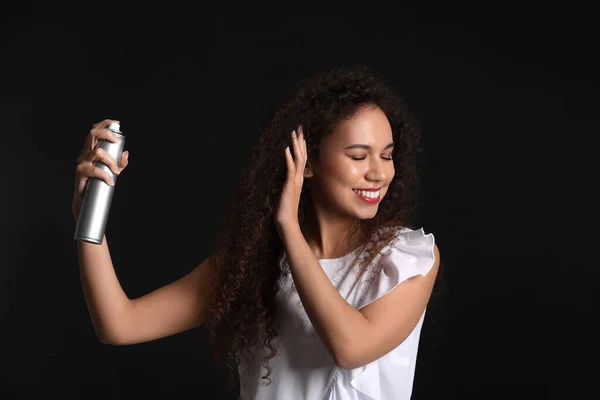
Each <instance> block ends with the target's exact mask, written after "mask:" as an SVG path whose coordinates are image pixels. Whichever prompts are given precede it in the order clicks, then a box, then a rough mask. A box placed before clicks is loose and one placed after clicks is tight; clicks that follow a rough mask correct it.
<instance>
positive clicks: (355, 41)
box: [0, 2, 599, 399]
mask: <svg viewBox="0 0 600 400" xmlns="http://www.w3.org/2000/svg"><path fill="white" fill-rule="evenodd" d="M86 7H87V9H76V8H73V7H67V6H57V5H56V4H52V3H49V4H47V5H46V6H44V7H42V8H29V9H18V10H17V9H15V10H4V12H3V13H2V17H1V18H2V24H1V25H0V32H1V36H0V40H1V42H0V45H1V48H0V51H1V53H0V57H1V58H0V60H1V66H0V68H1V69H0V117H1V119H0V121H1V123H2V127H1V129H0V135H1V136H0V137H1V140H2V144H1V146H0V149H1V155H2V157H1V162H2V169H1V171H2V175H1V176H2V182H1V183H0V188H1V189H0V192H1V193H2V195H1V198H2V219H1V221H2V229H1V230H0V233H1V234H2V240H1V241H0V244H1V249H2V250H1V253H0V254H1V255H2V264H1V269H0V312H1V314H0V315H1V325H0V339H1V341H0V343H1V345H2V348H1V349H0V360H1V363H2V364H1V365H2V370H1V372H0V383H1V384H2V385H1V386H0V398H3V399H34V398H35V399H37V398H49V397H51V396H55V395H57V396H62V397H63V398H81V399H92V398H103V399H107V398H112V399H121V398H147V399H148V398H184V396H186V398H206V399H219V398H223V399H224V398H231V397H227V396H226V394H225V375H224V370H223V369H221V368H218V367H216V366H215V365H214V364H213V363H212V361H211V355H210V347H209V345H208V342H207V340H206V337H205V334H204V332H203V330H202V329H201V328H200V329H196V330H192V331H189V332H185V333H182V334H179V335H175V336H172V337H168V338H164V339H161V340H157V341H154V342H150V343H144V344H139V345H133V346H124V347H113V346H109V345H103V344H101V343H100V342H98V340H97V339H96V337H95V334H94V331H93V328H92V325H91V322H90V320H89V315H88V313H87V309H86V305H85V301H84V298H83V294H82V291H81V287H80V282H79V273H78V266H77V251H76V242H75V241H74V240H73V238H72V236H73V232H74V221H73V217H72V214H71V198H72V191H73V178H74V172H75V165H76V159H77V156H78V155H79V151H80V149H81V146H82V145H83V142H84V141H85V136H86V135H87V133H88V131H89V129H90V127H91V125H92V124H93V123H95V122H97V121H100V120H102V119H104V118H114V119H119V120H120V121H121V128H122V131H123V132H124V134H125V135H126V137H127V143H126V148H127V149H128V150H129V151H130V165H129V167H128V169H127V170H126V172H125V173H124V174H123V175H122V176H120V177H119V181H118V184H117V187H116V188H117V189H116V192H115V198H114V200H113V207H112V209H111V215H110V220H109V223H108V227H107V237H108V242H109V244H110V249H111V255H112V258H113V262H114V264H115V268H116V270H117V274H118V276H119V279H120V282H121V284H122V286H123V288H124V290H125V291H126V293H127V294H128V295H129V296H130V297H137V296H141V295H143V294H145V293H147V292H149V291H151V290H153V289H155V288H157V287H159V286H162V285H164V284H166V283H168V282H170V281H172V280H175V279H177V278H179V277H181V276H183V275H184V274H185V273H187V272H188V271H190V270H191V269H192V268H193V267H195V266H196V265H197V264H198V263H199V262H200V261H201V260H202V259H204V257H206V256H207V255H208V251H209V250H210V248H211V245H212V243H213V242H212V241H213V240H214V234H215V230H216V227H217V225H216V224H217V220H218V216H219V215H220V213H221V212H222V211H223V210H224V208H223V206H222V205H223V204H224V203H225V202H226V201H227V200H228V199H229V198H230V196H231V195H232V193H233V190H234V188H235V186H236V184H237V179H238V177H239V174H240V173H241V169H242V167H243V166H244V165H245V162H246V160H247V157H248V156H249V150H250V147H251V146H252V145H253V143H254V141H255V139H256V138H257V136H258V133H259V132H258V126H259V124H260V122H261V121H262V120H263V118H264V117H265V115H266V112H267V110H268V109H269V107H272V106H273V105H274V104H276V102H277V101H278V100H279V99H280V98H281V96H282V95H283V94H284V92H285V91H287V90H288V89H290V88H291V86H292V85H293V83H294V82H295V81H296V80H297V79H299V78H303V77H305V76H307V75H311V74H313V73H314V72H316V71H319V70H322V69H327V68H329V67H333V66H339V65H343V64H352V63H363V64H367V65H370V66H373V67H375V68H376V69H378V70H380V71H382V72H383V73H384V74H385V75H386V76H387V77H388V79H389V80H390V81H392V83H394V85H395V86H396V87H397V88H398V90H399V91H400V92H401V93H402V94H403V95H405V96H406V97H407V98H408V100H409V104H410V105H411V106H412V109H413V111H414V112H415V113H416V114H417V116H418V118H419V120H420V123H421V125H422V129H423V140H424V145H425V148H426V151H427V159H426V165H425V167H424V192H423V200H422V205H421V210H420V222H421V225H423V226H424V228H425V230H426V232H433V233H434V234H435V236H436V241H437V243H438V246H439V248H440V251H441V254H442V259H443V261H444V262H445V264H446V267H445V272H444V278H445V282H446V285H447V294H446V297H445V298H444V301H443V305H444V306H443V308H442V312H441V313H440V314H435V313H431V314H428V316H427V319H426V324H425V327H424V330H423V333H422V339H421V347H420V350H419V355H420V358H419V362H418V366H417V371H416V376H415V386H414V391H413V398H414V399H469V398H474V399H475V398H476V399H491V398H521V397H524V398H530V399H531V398H536V399H537V398H539V399H546V398H561V399H565V398H570V399H571V398H572V399H577V398H583V396H584V395H583V393H585V392H586V391H587V389H588V388H591V387H592V385H593V382H594V379H595V377H596V376H597V375H596V369H597V368H595V359H596V358H595V357H594V354H595V352H596V350H597V343H596V341H597V335H598V329H597V328H596V327H595V322H594V319H595V318H594V313H597V311H598V309H597V300H598V299H597V295H596V294H594V293H593V292H592V288H593V287H595V286H596V282H597V280H598V272H597V261H595V257H594V251H593V250H594V244H593V243H592V240H591V237H592V235H591V234H590V232H591V228H592V227H593V226H594V223H593V222H592V220H591V213H590V211H589V210H588V209H589V208H590V207H591V205H592V204H593V200H592V197H591V195H590V194H588V193H586V189H588V188H593V183H594V182H595V180H594V178H593V177H592V174H591V171H592V168H593V167H592V165H593V161H594V158H595V156H597V150H596V148H595V147H594V146H593V145H592V140H591V138H592V135H593V134H597V133H598V131H599V130H598V127H599V118H598V106H599V101H598V94H599V81H598V78H597V70H598V66H599V63H598V57H597V53H598V41H597V40H596V39H595V35H596V34H597V28H596V22H595V21H594V19H593V15H594V14H593V11H592V9H591V8H587V9H586V8H580V7H578V6H577V5H576V4H575V3H569V4H568V8H567V7H566V6H565V5H562V6H561V8H556V9H550V8H548V7H547V6H546V7H545V8H542V7H540V8H535V9H534V8H531V9H530V10H526V9H524V8H523V7H522V6H518V7H517V6H509V5H506V6H504V7H503V8H494V9H492V8H477V9H474V8H462V9H461V8H452V9H450V8H445V9H444V8H438V7H434V6H433V5H430V6H423V7H419V8H416V7H412V8H410V7H405V8H398V9H393V8H389V7H390V6H386V5H384V4H375V3H373V4H360V5H358V4H357V5H356V6H355V7H353V8H350V7H346V8H335V7H329V8H326V7H323V6H321V7H319V8H310V7H308V6H305V5H300V4H296V5H286V7H287V8H285V7H283V6H282V7H275V8H268V7H266V6H265V7H264V8H263V9H258V8H253V7H248V6H246V7H241V8H240V7H239V6H237V5H234V4H229V3H227V4H226V3H223V4H220V5H212V6H211V7H212V8H210V9H208V6H207V5H199V4H197V5H196V7H194V8H179V7H178V6H177V5H176V3H174V2H173V3H168V4H166V3H158V2H157V3H156V4H155V5H153V6H152V5H148V4H146V5H143V6H138V7H137V8H136V7H130V8H127V9H125V8H123V6H120V7H111V6H110V5H109V4H107V3H90V4H88V5H86ZM586 397H587V395H586Z"/></svg>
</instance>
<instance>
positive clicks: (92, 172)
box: [76, 164, 114, 193]
mask: <svg viewBox="0 0 600 400" xmlns="http://www.w3.org/2000/svg"><path fill="white" fill-rule="evenodd" d="M76 177H77V190H78V192H79V193H81V192H82V191H83V189H84V188H85V184H86V182H87V181H88V179H89V178H98V179H100V180H102V181H104V182H105V183H106V184H107V185H110V186H113V185H114V181H113V179H112V177H111V176H110V174H109V173H108V172H106V171H104V170H103V169H101V168H98V167H96V166H95V165H93V164H79V165H78V166H77V173H76Z"/></svg>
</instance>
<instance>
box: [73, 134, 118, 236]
mask: <svg viewBox="0 0 600 400" xmlns="http://www.w3.org/2000/svg"><path fill="white" fill-rule="evenodd" d="M119 128H120V125H119V124H117V123H114V122H113V123H111V124H110V125H109V127H108V129H110V130H111V131H113V132H114V133H115V134H116V135H117V137H118V138H119V139H120V140H119V142H118V143H113V142H109V141H108V140H100V141H98V145H97V147H100V148H102V149H103V150H105V151H106V152H107V153H108V154H110V155H111V156H112V157H113V158H114V159H115V160H116V161H117V165H121V154H122V153H123V148H124V146H125V136H123V133H122V132H121V131H120V130H119ZM94 165H95V166H96V167H97V168H101V169H102V170H103V171H106V172H107V173H108V174H110V176H111V178H112V179H113V182H114V183H115V185H116V184H117V175H115V174H114V173H113V172H112V171H111V170H110V168H109V167H108V166H106V165H105V164H104V163H102V162H100V161H95V162H94ZM114 191H115V186H110V185H108V184H107V183H105V182H104V181H103V180H100V179H98V178H90V179H89V180H88V183H87V187H86V189H85V192H84V194H83V202H82V204H81V210H80V212H79V218H78V219H77V226H76V228H75V236H74V239H75V240H79V241H84V242H89V243H94V244H102V238H103V237H104V230H105V229H106V221H107V220H108V213H109V211H110V204H111V202H112V198H113V193H114Z"/></svg>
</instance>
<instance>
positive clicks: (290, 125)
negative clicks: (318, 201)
mask: <svg viewBox="0 0 600 400" xmlns="http://www.w3.org/2000/svg"><path fill="white" fill-rule="evenodd" d="M365 106H377V107H379V108H381V110H383V112H384V113H385V114H386V116H387V118H388V120H389V122H390V124H391V127H392V133H393V140H394V142H395V144H396V146H395V147H394V150H393V153H392V157H393V163H394V167H395V171H396V174H395V176H394V179H393V180H392V182H391V183H390V186H389V189H388V192H387V195H386V196H385V197H384V198H383V199H382V201H381V203H380V205H379V209H378V212H377V215H376V216H375V217H374V218H372V219H369V220H360V221H357V231H356V232H355V233H357V234H360V235H361V237H363V238H367V240H366V242H365V250H366V251H367V252H368V254H369V255H370V257H374V256H375V255H376V253H377V251H378V249H380V248H381V244H382V243H383V244H385V243H388V242H389V241H390V240H391V239H392V238H393V236H394V234H395V232H394V230H393V229H383V230H382V229H381V228H393V227H397V226H403V227H411V226H412V221H413V218H414V217H415V216H416V211H417V202H418V197H419V189H420V183H419V182H420V179H419V175H420V171H419V166H418V164H419V163H418V161H419V155H420V153H421V147H420V129H419V126H418V124H417V123H416V121H415V118H414V117H413V115H411V113H410V112H409V110H408V108H407V105H406V102H405V101H404V99H403V98H401V97H399V96H398V95H397V94H396V92H395V91H394V90H393V88H392V86H391V85H390V84H388V83H387V82H386V81H385V80H384V79H383V78H382V77H380V76H379V75H378V74H377V73H375V71H373V70H372V69H370V68H368V67H364V66H352V67H345V68H336V69H333V70H330V71H328V72H325V73H320V74H317V75H316V76H313V77H311V78H309V79H305V80H303V81H301V82H300V83H299V84H297V86H295V87H294V88H293V90H292V91H291V92H290V93H289V94H288V95H287V96H285V97H284V98H283V100H282V102H281V103H280V105H279V106H278V107H277V108H276V109H275V111H274V112H273V113H272V114H271V115H270V116H269V118H268V119H267V121H266V122H265V123H264V125H263V127H262V130H261V133H260V136H259V139H258V142H257V143H256V145H255V146H254V148H253V150H252V153H251V157H250V160H249V163H248V165H247V167H246V168H245V170H244V171H243V173H242V176H241V181H240V183H239V186H238V188H237V191H236V193H235V194H234V196H233V199H232V203H231V204H230V208H229V210H228V211H229V212H228V213H226V214H225V215H224V217H223V218H224V219H223V221H222V225H221V229H220V231H219V232H218V234H217V238H216V241H215V248H214V251H213V252H212V254H211V261H210V262H211V265H212V268H213V274H212V278H211V279H212V287H213V288H214V289H213V291H212V295H211V299H210V302H209V306H208V318H207V322H206V323H205V326H207V327H208V328H209V332H210V333H211V336H212V338H213V344H214V345H215V350H216V355H217V360H218V361H219V362H222V363H224V364H226V365H227V366H228V368H229V372H230V375H229V376H230V385H231V383H232V380H231V378H232V377H233V376H235V375H234V374H235V369H236V368H237V366H238V365H239V363H240V361H241V356H242V354H244V353H248V350H249V349H250V348H253V347H255V346H264V348H266V349H268V350H269V355H268V356H267V357H266V358H265V359H264V360H263V364H262V365H263V367H264V368H265V370H266V374H265V375H264V376H263V379H266V380H268V381H269V382H270V378H269V376H270V375H271V367H270V366H269V360H271V359H272V358H273V357H275V356H276V354H277V349H276V347H275V346H274V345H273V339H274V338H275V337H276V336H277V313H276V295H277V294H278V291H279V285H280V279H281V278H282V277H283V271H282V268H281V265H280V263H279V260H280V259H281V257H282V256H283V255H284V245H283V242H282V240H281V238H280V237H279V234H278V232H277V228H276V225H275V221H274V218H273V217H274V210H275V209H276V207H277V205H278V203H279V199H280V195H281V191H282V188H283V184H284V182H285V178H286V168H287V167H286V164H285V157H284V149H285V148H286V147H287V146H291V140H290V133H291V131H292V130H293V129H296V128H297V127H298V126H300V125H301V126H302V127H303V131H304V137H305V140H306V145H307V152H308V163H309V164H310V163H316V162H317V160H318V157H319V147H320V143H321V141H322V140H323V139H324V138H325V137H326V136H327V135H328V134H330V133H331V132H332V131H333V130H334V128H335V127H336V125H337V124H339V123H340V122H341V121H343V120H345V119H348V118H350V117H352V116H353V115H354V114H355V113H356V112H357V111H359V110H360V109H361V108H362V107H365ZM290 148H291V147H290ZM306 183H307V180H306V179H305V184H306ZM305 189H306V187H305ZM311 207H312V206H311V202H310V193H309V191H308V190H303V191H302V195H301V199H300V206H299V222H300V224H301V225H302V222H303V221H304V219H305V217H306V216H307V215H308V213H310V212H311ZM376 233H377V235H376ZM367 259H369V257H367Z"/></svg>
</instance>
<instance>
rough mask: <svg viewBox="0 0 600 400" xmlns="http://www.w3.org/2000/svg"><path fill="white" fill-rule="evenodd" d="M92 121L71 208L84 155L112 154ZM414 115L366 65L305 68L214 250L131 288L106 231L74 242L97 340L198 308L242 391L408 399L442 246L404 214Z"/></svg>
mask: <svg viewBox="0 0 600 400" xmlns="http://www.w3.org/2000/svg"><path fill="white" fill-rule="evenodd" d="M111 122H118V121H112V120H105V121H102V122H100V123H98V124H95V125H94V127H93V129H92V130H91V131H90V132H89V135H88V137H87V140H86V143H85V145H84V148H83V151H82V153H81V156H80V157H79V160H78V165H77V169H76V185H75V186H76V187H75V193H74V199H73V213H74V216H75V218H76V219H77V216H78V214H79V209H80V206H81V200H82V195H83V192H84V190H85V187H86V183H87V181H88V179H89V178H98V179H101V180H104V181H105V182H106V183H110V182H109V180H110V177H109V175H108V174H106V173H105V172H103V171H102V170H100V169H98V168H95V167H94V164H93V163H94V161H96V160H98V161H101V162H103V163H105V164H107V165H108V166H109V167H110V168H111V170H112V171H114V172H115V173H119V172H122V171H123V170H124V169H125V168H126V167H127V164H128V161H129V154H128V153H127V152H125V153H124V154H123V157H122V160H121V165H120V166H117V165H116V162H115V160H114V159H113V158H112V157H111V156H109V155H107V153H105V152H103V151H102V150H99V149H97V148H96V144H97V142H98V140H100V139H106V140H111V141H114V140H116V138H115V137H114V135H113V134H112V133H111V132H110V131H109V130H108V129H106V128H107V127H108V124H109V123H111ZM419 135H420V132H419V128H418V126H417V124H416V123H415V122H414V120H413V117H412V116H411V115H410V113H409V112H408V110H407V107H406V104H405V102H404V101H403V100H402V99H401V98H399V97H398V96H397V95H396V93H395V92H394V90H393V89H392V88H391V87H390V86H389V85H388V84H387V83H386V82H385V81H384V80H382V79H380V78H379V77H378V76H377V75H376V74H374V73H373V71H371V70H370V69H367V68H361V67H357V68H343V69H335V70H332V71H329V72H327V73H323V74H319V75H317V76H315V77H313V78H311V79H307V80H305V81H303V82H301V83H300V84H299V85H298V86H296V87H295V89H294V90H293V91H292V92H291V93H290V94H289V95H288V96H287V97H286V98H285V99H284V100H283V103H282V104H281V105H280V106H279V107H278V108H277V110H276V111H275V113H274V114H273V115H272V116H271V118H269V120H268V121H267V123H266V125H265V126H264V127H263V129H262V133H261V135H260V138H259V140H258V143H257V144H256V146H255V148H254V149H253V152H252V157H251V160H250V163H249V165H248V167H247V168H246V170H245V171H244V174H243V176H242V179H241V182H240V185H239V188H238V191H237V193H236V196H235V198H234V202H233V205H232V207H231V209H230V212H229V213H228V214H227V218H226V220H225V221H224V223H223V226H222V229H221V230H220V231H219V234H218V236H217V242H216V246H215V248H214V251H213V252H212V253H211V255H210V256H209V257H207V258H206V259H205V260H204V261H202V263H200V265H198V266H197V267H196V268H195V269H194V270H192V271H191V272H190V273H188V274H187V275H186V276H184V277H182V278H181V279H179V280H177V281H175V282H172V283H170V284H168V285H166V286H164V287H161V288H159V289H157V290H155V291H153V292H151V293H148V294H146V295H144V296H142V297H140V298H136V299H129V298H128V297H127V295H126V294H125V293H124V292H123V290H122V289H121V286H120V285H119V282H118V279H117V276H116V274H115V271H114V269H113V265H112V262H111V259H110V253H109V249H108V244H107V241H106V238H105V240H104V242H103V244H102V245H95V244H90V243H85V242H78V252H79V265H80V271H81V277H82V284H83V289H84V293H85V298H86V301H87V305H88V308H89V311H90V315H91V317H92V321H93V324H94V328H95V330H96V332H97V334H98V337H99V339H100V340H101V341H102V342H104V343H111V344H130V343H139V342H143V341H149V340H153V339H158V338H161V337H164V336H167V335H172V334H175V333H178V332H181V331H184V330H188V329H191V328H193V327H196V326H198V325H200V324H205V325H206V326H207V327H208V328H209V329H210V331H211V333H212V334H213V337H214V338H215V341H214V344H215V350H216V351H217V354H218V355H219V356H220V360H223V361H225V362H227V365H228V366H229V367H230V371H233V372H235V368H237V370H238V372H239V379H240V394H241V397H242V398H243V399H279V400H281V399H284V400H288V399H336V400H350V399H409V398H410V395H411V392H412V385H413V377H414V371H415V365H416V356H417V349H418V343H419V336H420V331H421V327H422V323H423V319H424V316H425V309H426V306H427V304H428V302H429V298H430V295H431V292H432V288H433V285H434V282H435V280H436V276H437V272H438V268H439V263H440V253H439V251H438V248H437V246H436V245H435V243H434V236H433V234H432V233H428V234H425V232H424V230H423V228H420V229H414V228H413V227H412V222H411V221H412V219H413V218H414V216H415V211H416V206H417V198H418V188H419V181H418V166H417V161H418V159H417V156H418V152H419V150H420V147H419Z"/></svg>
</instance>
